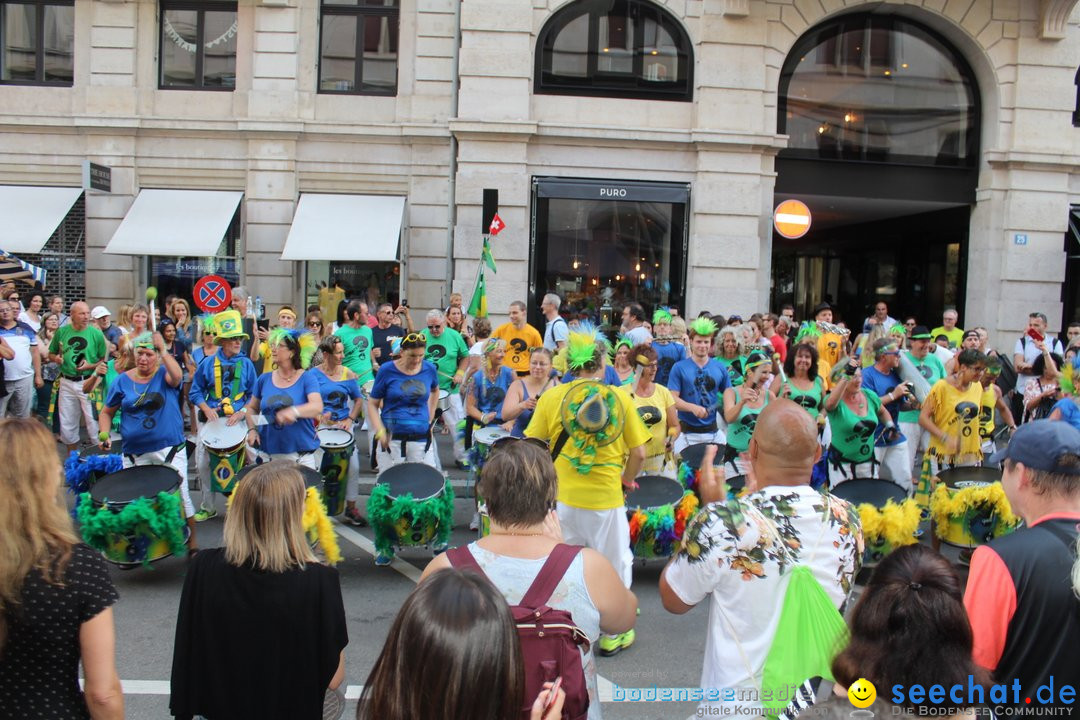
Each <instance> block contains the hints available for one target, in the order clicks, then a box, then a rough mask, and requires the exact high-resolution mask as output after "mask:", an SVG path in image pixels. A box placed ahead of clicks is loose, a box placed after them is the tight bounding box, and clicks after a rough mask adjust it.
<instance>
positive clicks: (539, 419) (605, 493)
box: [525, 380, 651, 510]
mask: <svg viewBox="0 0 1080 720" xmlns="http://www.w3.org/2000/svg"><path fill="white" fill-rule="evenodd" d="M587 382H591V383H596V384H600V385H602V383H600V382H599V381H597V380H575V381H573V382H570V383H567V384H565V385H559V386H557V387H554V388H551V389H550V390H548V391H547V392H545V393H544V394H542V395H541V396H540V401H539V402H537V403H536V411H535V412H534V413H533V417H532V420H531V421H530V422H529V426H528V427H527V428H525V435H526V436H527V437H534V438H540V439H541V440H546V441H547V442H548V443H550V444H551V445H552V446H553V447H554V445H555V443H556V442H557V441H558V439H559V436H560V435H561V434H562V432H563V426H562V405H563V398H565V397H566V394H567V393H568V392H570V390H571V388H575V387H578V386H579V385H581V384H582V383H587ZM603 388H604V391H606V392H610V393H612V395H613V396H614V398H615V401H616V402H618V403H619V405H620V406H621V408H622V415H623V417H624V419H625V422H624V424H623V431H622V434H621V435H620V436H619V438H618V439H617V440H615V441H614V442H612V443H610V444H608V445H604V446H603V447H599V448H597V449H596V456H595V458H594V459H593V466H592V469H591V470H589V472H588V473H585V474H582V473H580V472H578V470H577V469H576V468H575V467H574V466H573V465H572V464H571V462H570V458H578V457H581V451H580V450H579V449H578V447H577V446H576V445H575V443H574V438H572V437H571V438H568V439H567V441H566V443H565V444H564V445H563V448H562V451H561V452H560V453H559V457H558V458H556V460H555V472H556V474H557V475H558V476H559V495H558V499H559V502H561V503H564V504H566V505H571V506H573V507H576V508H583V509H585V510H611V509H614V508H620V507H623V505H624V504H625V501H624V500H623V491H622V471H623V468H624V467H625V458H626V455H627V453H628V452H630V450H631V449H632V448H636V447H640V446H642V445H644V444H645V443H647V442H649V440H650V438H651V435H649V431H648V430H647V429H646V428H645V423H643V422H642V421H641V418H640V417H639V416H638V412H637V408H636V407H635V406H634V403H633V401H631V400H630V396H629V395H628V394H627V393H625V392H623V391H620V390H618V389H616V388H613V387H611V386H608V385H603Z"/></svg>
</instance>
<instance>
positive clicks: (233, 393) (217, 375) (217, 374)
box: [214, 355, 244, 415]
mask: <svg viewBox="0 0 1080 720" xmlns="http://www.w3.org/2000/svg"><path fill="white" fill-rule="evenodd" d="M214 392H215V393H216V394H217V396H218V399H219V400H220V401H221V409H222V410H223V411H224V412H225V414H226V415H232V414H233V413H234V412H235V411H236V409H235V408H233V406H232V404H233V403H234V402H237V401H238V400H240V399H241V398H243V397H244V393H243V392H241V391H240V368H239V367H237V366H236V365H233V374H232V388H231V389H230V390H229V396H228V397H226V396H225V395H224V393H223V392H222V387H221V358H220V357H219V356H217V355H215V356H214Z"/></svg>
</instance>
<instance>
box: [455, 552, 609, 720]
mask: <svg viewBox="0 0 1080 720" xmlns="http://www.w3.org/2000/svg"><path fill="white" fill-rule="evenodd" d="M580 551H581V548H580V547H577V546H574V545H564V544H559V545H557V546H555V549H554V550H552V551H551V554H550V555H548V559H547V561H546V562H545V563H544V566H543V567H542V568H541V569H540V572H539V573H538V574H537V576H536V579H535V580H533V584H532V585H531V586H530V587H529V589H528V591H527V592H526V593H525V595H524V596H523V597H522V598H521V603H520V604H518V605H511V606H510V611H511V612H512V613H513V615H514V621H515V622H516V623H517V631H518V637H519V638H520V640H521V654H522V656H523V657H524V659H525V705H524V707H523V708H522V710H521V717H522V718H523V719H524V720H527V719H528V717H529V713H530V711H531V710H532V704H533V702H534V701H535V700H536V696H537V695H539V694H540V691H541V690H543V689H544V683H545V682H554V681H555V678H558V677H562V689H563V691H565V692H566V702H565V703H564V704H563V711H562V717H563V720H585V719H586V718H587V717H588V714H589V689H588V687H587V686H586V684H585V671H584V669H582V666H581V650H584V651H588V649H589V638H588V636H587V635H586V634H585V632H584V631H582V630H581V628H579V627H578V626H577V625H575V624H574V618H573V617H572V616H571V615H570V613H569V611H567V610H556V609H554V608H551V607H548V605H547V602H548V600H550V599H551V593H553V592H555V588H556V587H557V586H558V584H559V581H560V580H562V578H563V575H565V574H566V570H567V568H569V567H570V563H572V562H573V561H574V558H575V557H577V554H578V553H579V552H580ZM446 557H447V559H449V560H450V564H451V565H452V566H454V567H455V568H457V569H459V570H472V571H473V572H476V573H478V574H479V575H482V576H484V577H487V576H486V575H485V574H484V571H483V569H482V568H481V567H480V565H479V564H478V563H477V562H476V558H474V557H473V555H472V553H471V552H469V548H467V547H458V548H454V549H452V550H448V551H447V553H446ZM579 648H581V650H579Z"/></svg>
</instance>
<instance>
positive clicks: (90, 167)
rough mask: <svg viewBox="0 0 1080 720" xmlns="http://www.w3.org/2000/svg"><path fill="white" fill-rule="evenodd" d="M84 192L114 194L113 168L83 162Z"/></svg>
mask: <svg viewBox="0 0 1080 720" xmlns="http://www.w3.org/2000/svg"><path fill="white" fill-rule="evenodd" d="M82 186H83V190H97V191H99V192H112V168H111V167H108V166H106V165H98V164H97V163H92V162H90V161H89V160H83V184H82Z"/></svg>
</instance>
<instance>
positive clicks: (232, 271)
mask: <svg viewBox="0 0 1080 720" xmlns="http://www.w3.org/2000/svg"><path fill="white" fill-rule="evenodd" d="M239 247H240V208H237V209H236V215H234V216H233V219H232V221H231V222H230V223H229V229H228V230H227V231H226V232H225V236H224V237H223V238H222V239H221V245H219V246H218V250H217V253H216V256H214V257H168V256H161V255H150V256H148V257H147V270H148V271H149V272H148V274H149V277H148V278H147V281H148V282H147V284H148V285H149V286H152V287H155V288H157V291H158V297H160V298H162V299H164V298H167V297H169V296H170V295H175V296H176V297H180V298H183V299H185V300H187V302H188V305H189V306H191V309H192V312H194V313H196V314H198V313H199V310H198V308H197V307H196V306H195V301H194V298H193V290H194V289H195V283H196V282H197V281H198V280H199V278H201V277H203V276H204V275H218V276H220V277H222V278H224V279H225V280H227V281H228V283H229V284H230V285H232V286H234V287H235V286H236V285H239V284H240V257H239Z"/></svg>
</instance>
